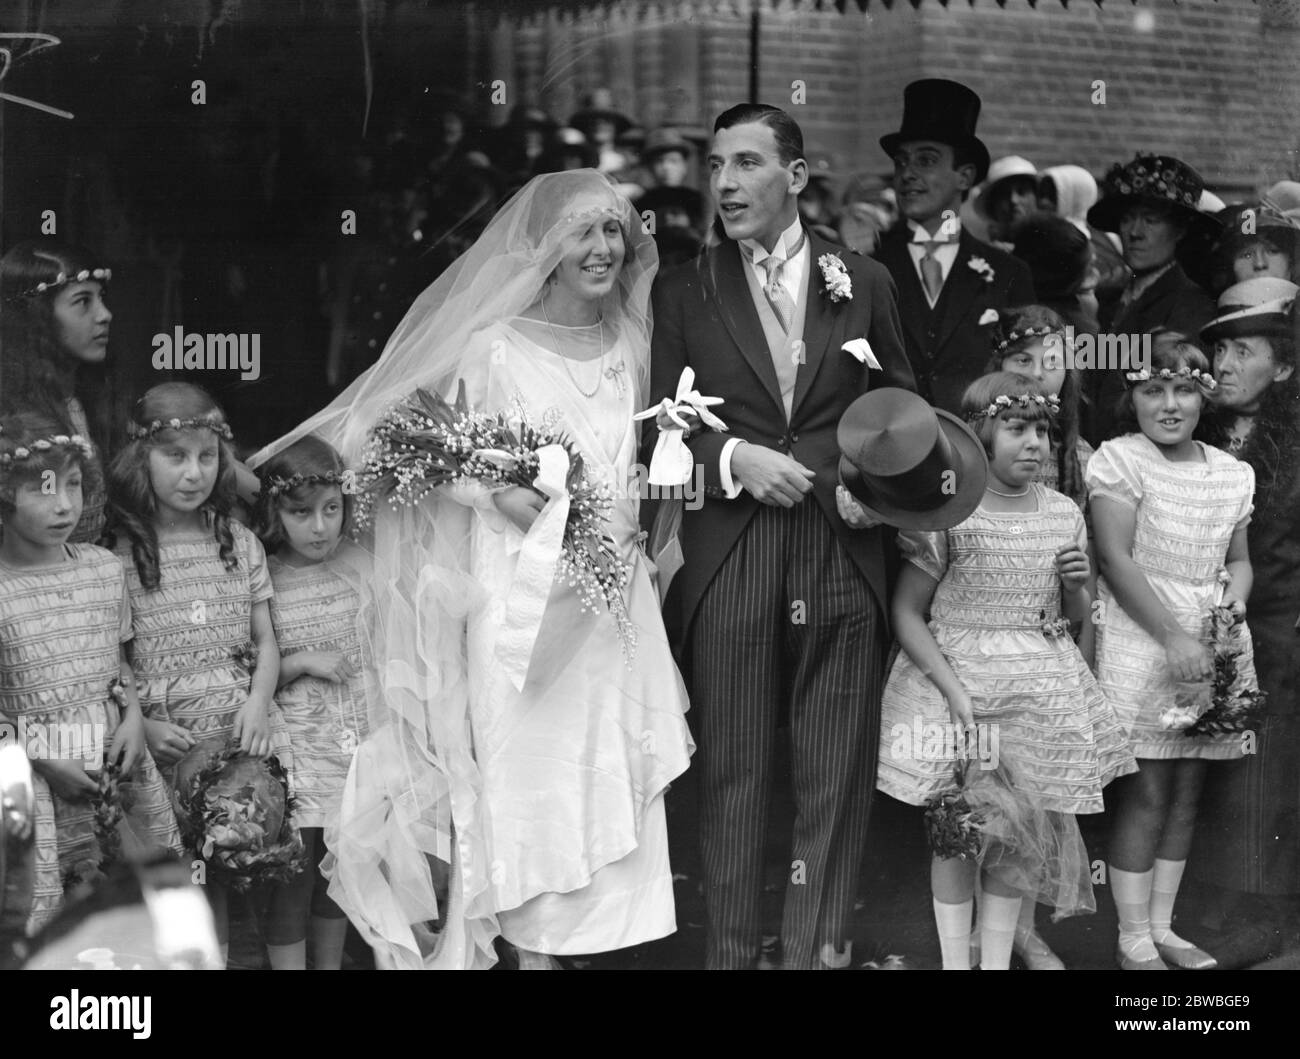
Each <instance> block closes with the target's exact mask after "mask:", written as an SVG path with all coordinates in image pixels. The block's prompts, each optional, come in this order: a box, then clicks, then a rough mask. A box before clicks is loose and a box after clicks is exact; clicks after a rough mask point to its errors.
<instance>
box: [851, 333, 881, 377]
mask: <svg viewBox="0 0 1300 1059" xmlns="http://www.w3.org/2000/svg"><path fill="white" fill-rule="evenodd" d="M840 348H841V349H843V350H845V351H846V352H848V353H852V354H853V355H854V356H855V357H857V358H858V360H859V361H861V362H862V363H863V364H865V365H866V366H867V367H868V368H875V369H876V371H882V370H883V369H882V368H881V366H880V361H878V360H877V359H876V355H875V354H874V353H872V352H871V343H870V342H868V341H867V340H866V339H865V338H855V339H853V340H852V341H849V342H845V343H844V345H842V346H841V347H840Z"/></svg>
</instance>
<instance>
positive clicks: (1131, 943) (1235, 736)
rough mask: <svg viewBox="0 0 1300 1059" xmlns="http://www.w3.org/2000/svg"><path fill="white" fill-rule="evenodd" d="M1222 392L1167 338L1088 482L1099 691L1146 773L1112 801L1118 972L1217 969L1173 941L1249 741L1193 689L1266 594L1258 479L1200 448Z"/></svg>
mask: <svg viewBox="0 0 1300 1059" xmlns="http://www.w3.org/2000/svg"><path fill="white" fill-rule="evenodd" d="M1214 386H1215V383H1214V380H1213V379H1212V378H1211V377H1210V365H1209V360H1208V359H1207V358H1206V356H1205V354H1203V353H1202V352H1201V351H1200V349H1198V348H1197V347H1196V346H1194V345H1192V344H1191V343H1190V342H1188V341H1185V340H1180V338H1179V336H1177V335H1173V334H1166V335H1161V336H1159V340H1157V341H1156V342H1154V343H1153V349H1152V356H1151V367H1150V369H1144V370H1140V371H1134V372H1129V373H1128V389H1127V391H1126V392H1125V393H1124V395H1123V397H1122V399H1121V402H1120V405H1119V411H1120V417H1119V422H1120V425H1121V426H1122V427H1124V428H1126V429H1127V431H1128V433H1124V434H1122V435H1121V436H1120V437H1116V438H1113V439H1111V440H1110V441H1106V442H1104V443H1103V444H1102V445H1101V447H1100V448H1099V449H1098V450H1097V454H1096V455H1095V456H1094V457H1093V459H1092V462H1091V463H1090V464H1089V466H1088V490H1089V494H1090V497H1091V510H1092V519H1093V529H1094V532H1095V533H1096V537H1097V556H1098V560H1099V566H1100V568H1101V579H1100V582H1099V588H1100V599H1101V605H1102V612H1101V621H1100V625H1099V631H1098V636H1097V679H1098V681H1099V682H1100V683H1101V686H1102V690H1103V691H1104V692H1105V693H1106V698H1107V700H1108V701H1109V702H1110V703H1111V705H1112V706H1113V707H1114V708H1115V712H1116V714H1117V715H1118V716H1119V719H1120V723H1121V724H1122V725H1123V726H1124V729H1125V732H1126V734H1127V735H1128V737H1129V740H1130V742H1131V743H1132V747H1133V754H1134V756H1135V757H1136V758H1137V759H1138V762H1139V766H1140V767H1139V771H1138V773H1137V774H1136V775H1134V776H1131V777H1129V778H1127V779H1124V780H1123V781H1121V782H1120V783H1117V784H1116V785H1115V787H1114V790H1113V791H1111V792H1109V793H1110V794H1111V795H1112V797H1113V802H1114V804H1113V805H1112V806H1111V810H1112V813H1113V821H1112V824H1111V833H1110V841H1109V849H1108V851H1107V859H1108V861H1109V880H1110V886H1111V893H1112V896H1113V897H1114V900H1115V908H1116V911H1117V912H1118V913H1119V942H1118V950H1117V953H1116V960H1117V961H1118V963H1119V965H1120V966H1121V967H1122V968H1124V969H1125V970H1164V969H1166V968H1167V966H1168V965H1169V964H1173V965H1174V966H1176V967H1180V968H1184V969H1189V970H1202V969H1208V968H1212V967H1214V966H1216V964H1217V961H1216V960H1215V959H1214V957H1213V956H1211V955H1209V954H1208V953H1206V952H1204V951H1202V950H1201V949H1199V948H1197V947H1196V946H1195V945H1193V944H1192V943H1191V942H1189V941H1186V940H1185V939H1183V938H1181V937H1179V936H1178V935H1177V934H1175V933H1174V931H1173V929H1172V924H1173V910H1174V902H1175V901H1176V900H1177V897H1178V890H1179V886H1180V885H1181V883H1182V877H1183V869H1184V868H1185V867H1186V865H1187V857H1188V854H1189V852H1190V850H1191V845H1192V837H1193V832H1194V828H1195V824H1196V808H1197V803H1198V801H1199V800H1200V793H1201V787H1202V784H1203V783H1204V781H1205V775H1206V769H1207V767H1208V766H1207V762H1209V761H1215V760H1218V761H1223V760H1230V759H1235V758H1240V757H1241V756H1242V753H1243V743H1242V733H1240V732H1221V733H1219V734H1213V735H1200V734H1193V731H1192V730H1189V729H1188V728H1186V726H1185V725H1183V724H1182V723H1181V721H1180V720H1179V719H1178V718H1177V714H1178V712H1179V710H1178V707H1179V705H1180V696H1179V685H1180V684H1181V685H1184V686H1185V687H1186V686H1194V685H1197V684H1200V685H1202V686H1204V685H1205V684H1207V683H1208V682H1209V681H1210V680H1211V678H1212V677H1213V675H1214V660H1213V657H1212V652H1211V650H1210V648H1209V646H1208V645H1207V644H1206V643H1204V642H1203V640H1202V636H1203V629H1204V626H1205V624H1206V622H1207V620H1208V618H1209V615H1210V613H1211V609H1212V608H1214V607H1215V606H1216V605H1222V606H1226V607H1231V608H1232V609H1233V611H1234V612H1235V613H1236V614H1237V616H1238V617H1241V616H1244V613H1245V604H1246V601H1247V599H1248V598H1249V596H1250V589H1251V582H1252V572H1251V565H1250V556H1249V551H1248V547H1247V540H1246V531H1247V530H1246V528H1247V526H1248V524H1249V522H1250V515H1251V511H1252V497H1253V496H1254V492H1255V472H1254V470H1253V469H1252V467H1251V465H1250V464H1249V463H1246V462H1243V461H1240V460H1237V459H1235V458H1234V457H1233V456H1231V455H1230V454H1228V453H1226V452H1221V451H1220V450H1219V449H1216V448H1214V447H1213V446H1210V445H1206V444H1204V443H1203V442H1200V441H1197V440H1195V439H1194V438H1193V436H1192V435H1193V432H1194V431H1195V430H1196V427H1197V424H1198V423H1199V422H1200V418H1201V412H1202V409H1203V407H1204V405H1205V400H1206V396H1207V395H1208V394H1209V393H1210V392H1212V391H1213V389H1214ZM1225 585H1226V587H1225ZM1240 637H1241V643H1242V645H1243V651H1242V654H1241V656H1240V657H1239V658H1238V659H1237V676H1236V683H1235V689H1236V691H1240V690H1243V689H1244V690H1257V689H1258V684H1257V682H1256V680H1255V667H1254V658H1253V652H1252V650H1251V646H1250V634H1249V630H1248V629H1246V628H1244V627H1242V628H1241V630H1240Z"/></svg>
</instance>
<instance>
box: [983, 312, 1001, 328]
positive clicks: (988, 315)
mask: <svg viewBox="0 0 1300 1059" xmlns="http://www.w3.org/2000/svg"><path fill="white" fill-rule="evenodd" d="M997 322H998V311H997V310H996V309H985V310H984V311H983V312H982V313H980V321H979V326H980V327H983V326H984V325H985V324H996V323H997Z"/></svg>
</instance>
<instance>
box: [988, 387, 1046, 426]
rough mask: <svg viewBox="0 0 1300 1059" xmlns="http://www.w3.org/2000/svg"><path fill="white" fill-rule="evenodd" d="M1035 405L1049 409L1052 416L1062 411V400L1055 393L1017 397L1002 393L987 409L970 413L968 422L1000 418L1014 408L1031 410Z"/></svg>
mask: <svg viewBox="0 0 1300 1059" xmlns="http://www.w3.org/2000/svg"><path fill="white" fill-rule="evenodd" d="M1033 405H1038V407H1040V408H1045V409H1047V414H1048V415H1052V416H1054V415H1058V414H1060V411H1061V399H1060V398H1059V397H1057V396H1056V394H1054V393H1049V394H1041V393H1022V394H1020V395H1018V396H1016V397H1012V396H1010V395H1009V394H1005V393H1000V394H998V395H997V397H995V398H993V401H992V403H991V404H990V405H989V406H988V407H987V408H981V409H980V410H979V411H978V412H971V413H969V414H968V415H967V416H966V422H968V423H976V422H978V421H979V420H981V419H984V418H986V417H993V416H999V415H1001V414H1002V413H1003V412H1006V411H1009V410H1010V409H1012V408H1016V407H1019V408H1030V407H1032V406H1033Z"/></svg>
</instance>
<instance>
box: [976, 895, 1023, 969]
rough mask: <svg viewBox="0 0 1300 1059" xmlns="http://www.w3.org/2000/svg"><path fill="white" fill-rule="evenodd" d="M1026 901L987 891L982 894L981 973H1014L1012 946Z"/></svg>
mask: <svg viewBox="0 0 1300 1059" xmlns="http://www.w3.org/2000/svg"><path fill="white" fill-rule="evenodd" d="M1022 900H1023V899H1022V898H1020V897H999V896H998V895H997V894H991V893H989V892H988V891H987V890H985V891H984V892H983V893H981V894H980V970H982V971H1009V970H1010V969H1011V943H1012V942H1013V941H1014V940H1015V937H1016V920H1018V919H1019V918H1020V905H1021V901H1022Z"/></svg>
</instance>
